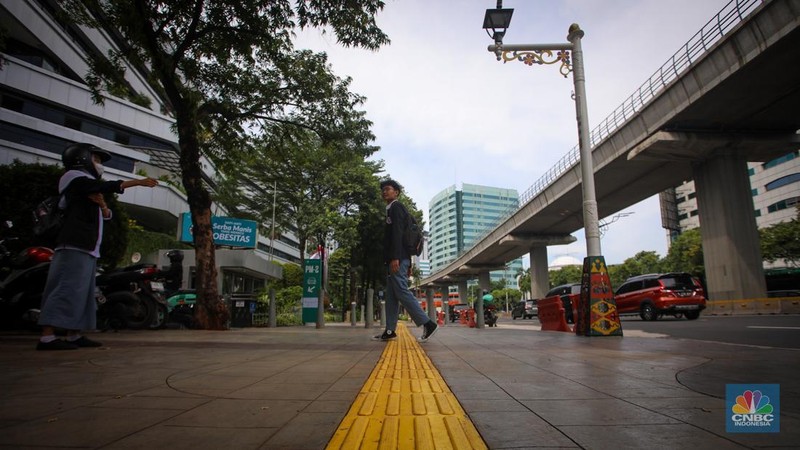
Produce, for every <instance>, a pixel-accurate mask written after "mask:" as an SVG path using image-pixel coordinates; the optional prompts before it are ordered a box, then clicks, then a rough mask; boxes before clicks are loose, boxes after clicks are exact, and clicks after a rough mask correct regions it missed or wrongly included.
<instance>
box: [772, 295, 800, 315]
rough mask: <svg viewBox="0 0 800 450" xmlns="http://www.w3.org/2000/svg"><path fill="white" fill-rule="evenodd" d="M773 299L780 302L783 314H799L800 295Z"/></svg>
mask: <svg viewBox="0 0 800 450" xmlns="http://www.w3.org/2000/svg"><path fill="white" fill-rule="evenodd" d="M773 300H778V301H779V302H780V305H781V312H782V313H783V314H800V297H781V298H775V299H773Z"/></svg>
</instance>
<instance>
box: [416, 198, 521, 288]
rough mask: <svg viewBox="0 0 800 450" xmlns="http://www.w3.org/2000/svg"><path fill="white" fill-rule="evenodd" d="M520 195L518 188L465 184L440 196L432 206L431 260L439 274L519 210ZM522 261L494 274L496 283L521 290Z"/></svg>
mask: <svg viewBox="0 0 800 450" xmlns="http://www.w3.org/2000/svg"><path fill="white" fill-rule="evenodd" d="M518 204H519V194H518V193H517V191H516V190H514V189H504V188H498V187H490V186H480V185H476V184H467V183H464V184H462V186H461V189H458V188H457V187H456V186H455V185H453V186H450V187H448V188H447V189H445V190H443V191H441V192H439V193H438V194H436V195H435V196H434V197H433V199H432V200H431V201H430V203H429V205H428V217H429V218H430V241H429V245H428V252H429V254H428V257H429V259H430V265H431V272H433V273H435V272H436V271H438V270H439V269H441V268H443V267H444V266H446V265H447V264H449V263H450V262H452V261H453V260H455V259H456V258H457V257H458V256H459V255H460V254H462V253H463V252H464V251H465V250H468V249H469V248H470V247H472V246H473V245H474V244H475V243H476V242H477V241H478V240H479V239H480V238H481V237H482V236H483V235H484V233H486V232H488V231H489V230H491V229H492V228H494V227H495V226H496V225H497V224H498V223H499V221H500V218H501V217H503V216H504V215H505V213H506V212H507V211H508V210H509V209H516V208H517V207H518ZM519 270H522V259H521V258H520V259H516V260H514V261H509V262H508V269H507V270H505V271H503V270H499V271H495V272H492V281H499V280H501V279H503V278H505V279H506V286H509V287H517V281H516V275H517V272H518V271H519Z"/></svg>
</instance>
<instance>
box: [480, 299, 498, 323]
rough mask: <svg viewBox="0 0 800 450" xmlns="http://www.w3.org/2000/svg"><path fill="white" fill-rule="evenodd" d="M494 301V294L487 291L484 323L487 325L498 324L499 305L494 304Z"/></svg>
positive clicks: (484, 301)
mask: <svg viewBox="0 0 800 450" xmlns="http://www.w3.org/2000/svg"><path fill="white" fill-rule="evenodd" d="M493 301H494V296H492V294H489V293H486V294H485V295H484V296H483V323H484V324H486V326H487V327H496V326H497V307H495V306H494V304H492V302H493Z"/></svg>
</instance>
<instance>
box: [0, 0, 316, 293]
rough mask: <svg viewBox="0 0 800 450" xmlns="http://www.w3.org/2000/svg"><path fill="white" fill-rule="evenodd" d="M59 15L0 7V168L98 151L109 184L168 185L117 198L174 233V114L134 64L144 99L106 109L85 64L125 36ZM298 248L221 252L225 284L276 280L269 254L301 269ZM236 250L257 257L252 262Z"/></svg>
mask: <svg viewBox="0 0 800 450" xmlns="http://www.w3.org/2000/svg"><path fill="white" fill-rule="evenodd" d="M59 12H60V5H59V2H53V1H42V0H0V28H2V29H3V30H4V31H5V36H4V37H5V41H4V48H3V52H2V53H0V63H2V67H0V164H10V163H12V162H13V161H14V160H19V161H20V162H23V163H42V164H58V165H60V164H61V152H62V150H63V149H64V148H65V147H66V146H67V145H69V144H71V143H76V142H80V143H89V144H94V145H96V146H98V147H100V148H103V149H105V150H107V151H108V152H110V153H111V154H112V155H113V158H112V160H111V161H109V162H108V164H107V167H106V175H105V177H106V178H108V179H122V180H129V179H132V178H137V177H139V176H140V175H142V174H147V175H148V176H151V177H155V178H161V179H164V178H168V179H170V181H166V182H163V183H161V184H160V185H159V186H158V187H156V188H154V189H153V190H148V191H147V192H146V194H145V193H144V192H143V191H142V190H137V189H130V190H128V191H127V192H125V193H124V194H121V195H120V196H119V200H120V202H121V203H122V204H124V205H125V207H126V209H127V210H128V213H129V215H130V216H131V217H132V218H134V219H135V220H136V221H137V223H138V224H140V225H142V226H144V227H145V228H146V229H148V230H152V231H159V232H162V233H167V234H172V235H177V227H178V221H179V220H178V219H179V217H180V216H181V214H182V213H184V212H186V211H188V210H189V206H188V203H187V201H186V195H185V194H184V193H183V190H182V188H181V187H180V182H179V180H180V175H179V173H180V169H179V165H178V141H177V135H176V134H175V133H174V132H173V127H174V125H175V120H174V119H173V118H172V117H171V116H169V115H168V114H167V113H165V112H164V111H165V110H167V109H168V108H167V107H166V105H165V102H163V101H162V98H161V97H160V94H159V92H157V91H155V90H154V89H153V88H152V87H151V86H150V85H149V84H148V83H147V81H146V80H147V77H148V74H147V73H144V71H143V70H141V68H140V67H137V66H134V65H131V64H126V67H125V69H126V70H125V74H124V76H125V81H126V82H127V83H128V84H129V85H130V87H131V90H132V91H133V92H136V93H138V95H137V96H133V97H130V98H121V97H116V96H114V95H111V94H108V93H106V94H105V99H104V103H103V104H98V103H96V102H95V101H94V99H93V98H92V93H91V91H90V89H89V86H88V85H87V82H86V78H87V74H88V73H89V65H88V62H87V61H89V60H90V59H91V57H92V56H94V57H96V58H104V57H105V55H106V50H107V49H112V48H119V46H120V42H118V40H117V38H118V30H113V32H109V33H105V32H103V31H101V30H100V31H99V30H95V29H90V28H87V27H84V26H80V25H75V24H71V23H67V22H64V21H63V17H62V16H61V15H60V14H59ZM201 163H202V166H203V169H204V170H205V173H204V181H205V182H206V183H207V185H208V186H209V187H210V188H212V189H213V186H214V175H215V170H214V166H213V164H211V163H210V161H208V160H203V161H201ZM211 212H212V214H214V215H218V216H225V210H224V209H222V208H221V207H220V206H219V205H212V209H211ZM298 247H299V243H298V240H297V238H296V237H294V236H292V235H291V233H286V234H285V235H283V236H280V237H278V238H276V239H275V242H274V243H270V241H269V239H268V238H267V237H265V236H259V237H258V244H257V246H256V248H255V249H248V250H236V251H234V250H231V251H219V252H218V255H217V258H216V260H217V263H218V265H219V266H220V267H223V268H224V269H223V270H222V273H221V274H220V277H219V279H220V280H223V279H233V282H232V283H234V284H236V283H239V282H240V281H241V280H240V279H249V278H247V277H251V276H252V275H253V274H257V277H260V278H261V279H262V280H263V279H264V278H265V277H267V276H268V275H269V274H265V273H263V271H264V270H265V269H264V267H265V266H266V264H265V262H266V260H268V259H270V255H272V257H273V258H274V259H275V260H277V261H279V262H293V263H299V260H300V252H299V248H298ZM237 251H239V252H241V251H245V252H251V253H252V255H253V258H243V256H242V253H235V252H237ZM229 252H234V253H230V254H229ZM185 261H186V262H185V263H186V264H189V262H188V259H187V260H185ZM242 261H244V263H243V262H242ZM251 262H252V263H251ZM187 273H189V272H187ZM239 284H241V283H239ZM223 293H224V292H223Z"/></svg>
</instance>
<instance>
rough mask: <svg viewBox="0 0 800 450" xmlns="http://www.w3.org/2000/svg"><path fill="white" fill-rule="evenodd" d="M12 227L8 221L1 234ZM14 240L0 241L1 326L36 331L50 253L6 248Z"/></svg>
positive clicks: (48, 251)
mask: <svg viewBox="0 0 800 450" xmlns="http://www.w3.org/2000/svg"><path fill="white" fill-rule="evenodd" d="M12 227H13V223H12V222H11V221H4V222H2V224H0V228H2V230H3V231H4V233H3V234H7V231H8V230H10V229H11V228H12ZM15 240H16V238H13V237H3V238H2V239H0V324H1V325H2V326H3V327H4V328H6V327H19V326H22V327H26V328H35V327H36V326H37V322H38V321H39V313H40V308H41V304H42V294H43V292H44V285H45V283H46V282H47V272H48V270H49V268H50V262H51V261H52V259H53V250H52V249H49V248H47V247H28V248H25V249H23V250H21V251H19V252H14V251H12V250H11V249H10V248H9V246H10V244H11V242H13V241H15Z"/></svg>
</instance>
